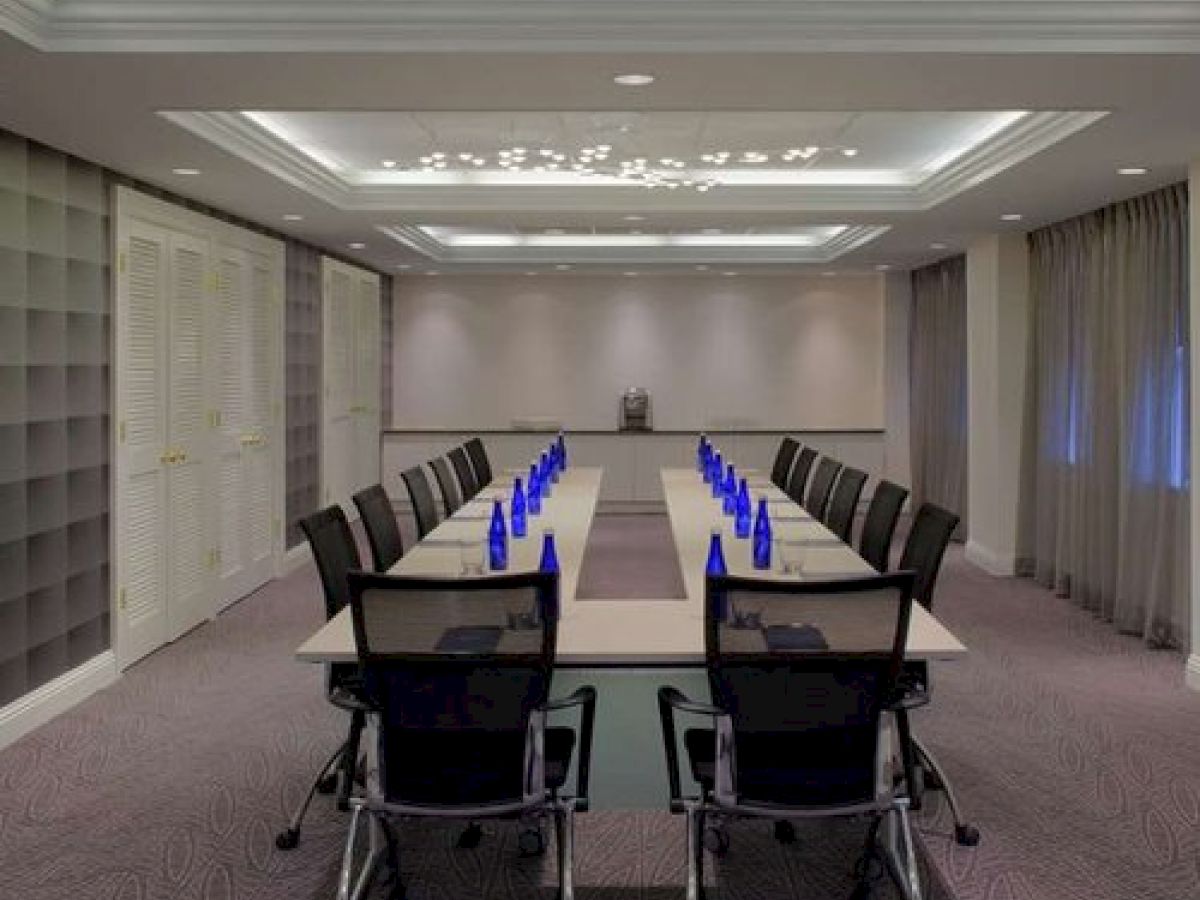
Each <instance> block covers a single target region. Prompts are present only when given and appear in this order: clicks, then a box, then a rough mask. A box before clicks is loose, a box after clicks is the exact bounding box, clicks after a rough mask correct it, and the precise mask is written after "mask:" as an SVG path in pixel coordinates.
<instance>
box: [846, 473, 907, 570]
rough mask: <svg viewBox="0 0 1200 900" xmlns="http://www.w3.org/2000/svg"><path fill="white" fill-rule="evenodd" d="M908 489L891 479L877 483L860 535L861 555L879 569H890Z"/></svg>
mask: <svg viewBox="0 0 1200 900" xmlns="http://www.w3.org/2000/svg"><path fill="white" fill-rule="evenodd" d="M907 499H908V491H907V490H906V489H905V488H902V487H900V485H898V484H893V483H892V482H890V481H887V480H884V481H880V482H879V484H877V485H875V493H874V494H873V495H872V496H871V504H870V506H868V507H867V516H866V518H865V519H864V520H863V529H862V534H861V535H859V538H858V555H859V556H861V557H862V558H863V559H865V560H866V561H867V562H869V563H870V564H871V567H872V568H874V569H875V571H876V572H886V571H887V570H888V563H889V561H890V558H891V553H892V537H893V536H894V535H895V534H896V522H898V521H899V519H900V511H901V510H902V509H903V508H904V501H905V500H907Z"/></svg>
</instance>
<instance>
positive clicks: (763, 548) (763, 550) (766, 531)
mask: <svg viewBox="0 0 1200 900" xmlns="http://www.w3.org/2000/svg"><path fill="white" fill-rule="evenodd" d="M751 555H752V557H753V562H754V568H756V569H769V568H771V517H770V516H769V515H768V513H767V498H766V497H759V498H758V515H756V516H755V517H754V545H753V547H752V548H751Z"/></svg>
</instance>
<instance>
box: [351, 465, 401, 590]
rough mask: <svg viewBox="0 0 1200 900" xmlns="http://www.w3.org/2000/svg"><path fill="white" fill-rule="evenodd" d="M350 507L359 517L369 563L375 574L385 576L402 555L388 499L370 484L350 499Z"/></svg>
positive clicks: (379, 487) (397, 527) (383, 492)
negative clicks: (356, 508)
mask: <svg viewBox="0 0 1200 900" xmlns="http://www.w3.org/2000/svg"><path fill="white" fill-rule="evenodd" d="M354 505H355V506H357V507H358V513H359V515H360V516H362V522H363V528H365V529H366V531H367V542H368V543H370V545H371V560H372V562H373V564H374V566H375V571H376V572H386V571H387V570H388V569H390V568H391V567H392V566H394V565H395V564H396V561H397V560H398V559H400V557H401V556H403V555H404V542H403V540H401V538H400V526H399V525H398V524H397V523H396V511H395V509H393V508H392V501H391V498H390V497H388V495H387V491H385V490H384V489H383V485H381V484H373V485H371V486H370V487H369V488H364V489H363V490H361V491H359V492H358V493H357V494H355V495H354Z"/></svg>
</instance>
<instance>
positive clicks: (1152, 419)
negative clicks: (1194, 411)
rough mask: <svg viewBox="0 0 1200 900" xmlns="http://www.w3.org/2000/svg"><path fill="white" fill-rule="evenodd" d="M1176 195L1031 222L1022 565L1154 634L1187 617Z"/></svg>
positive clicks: (1183, 225)
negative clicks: (1035, 225)
mask: <svg viewBox="0 0 1200 900" xmlns="http://www.w3.org/2000/svg"><path fill="white" fill-rule="evenodd" d="M1187 205H1188V197H1187V191H1186V188H1185V187H1184V186H1183V185H1177V186H1174V187H1171V188H1167V189H1164V190H1161V191H1156V192H1154V193H1152V194H1147V195H1145V196H1143V197H1137V198H1135V199H1133V200H1129V201H1126V202H1124V203H1119V204H1116V205H1114V206H1109V207H1106V208H1104V209H1101V210H1098V211H1096V212H1094V213H1089V214H1088V215H1085V216H1080V217H1079V218H1076V219H1071V220H1069V221H1066V222H1061V223H1058V224H1056V225H1052V226H1050V227H1048V228H1044V229H1041V230H1039V231H1036V232H1033V233H1032V234H1031V235H1030V310H1031V312H1030V315H1031V322H1030V354H1029V360H1030V368H1029V377H1030V380H1029V383H1028V384H1029V388H1028V390H1027V392H1026V403H1027V408H1026V426H1027V427H1026V438H1025V456H1024V464H1023V470H1022V474H1023V479H1022V480H1023V484H1022V488H1023V490H1022V491H1021V500H1022V509H1021V528H1020V535H1019V547H1020V556H1021V565H1022V570H1023V571H1024V572H1025V573H1026V574H1031V575H1032V576H1033V577H1034V578H1036V579H1037V580H1038V581H1039V582H1041V583H1042V584H1044V585H1046V586H1047V587H1050V588H1053V589H1054V590H1056V591H1057V592H1059V593H1060V594H1063V595H1066V596H1070V597H1072V598H1074V599H1075V600H1076V601H1077V602H1079V603H1080V604H1081V605H1083V606H1084V607H1086V608H1088V609H1091V610H1094V611H1095V612H1096V613H1097V614H1099V615H1101V616H1103V617H1105V618H1106V619H1109V620H1111V621H1112V622H1113V623H1114V624H1115V625H1116V626H1117V627H1118V628H1119V629H1121V630H1122V631H1126V632H1130V633H1134V634H1138V635H1141V636H1142V637H1143V638H1145V639H1146V640H1147V641H1148V642H1150V643H1152V644H1155V645H1162V646H1181V645H1184V644H1186V643H1187V636H1188V630H1189V627H1188V626H1189V602H1188V591H1189V569H1188V547H1189V544H1188V522H1189V519H1188V490H1189V473H1188V452H1189V451H1188V447H1189V441H1188V409H1189V400H1188V287H1187V278H1188V271H1187V270H1188V258H1187V215H1188V212H1187Z"/></svg>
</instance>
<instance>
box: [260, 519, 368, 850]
mask: <svg viewBox="0 0 1200 900" xmlns="http://www.w3.org/2000/svg"><path fill="white" fill-rule="evenodd" d="M299 524H300V530H301V531H302V532H303V533H304V536H305V538H307V539H308V545H309V547H310V548H311V549H312V554H313V559H314V560H315V562H316V564H317V572H318V573H319V574H320V576H321V588H322V590H323V592H324V595H325V618H326V620H329V619H332V618H333V617H334V616H336V615H337V614H338V613H339V612H341V611H342V609H343V608H344V607H345V606H346V604H347V603H348V602H349V600H350V588H349V584H348V581H347V575H348V574H349V573H350V572H351V571H352V570H355V569H360V568H362V562H361V560H360V559H359V556H358V545H357V544H355V542H354V534H353V533H352V532H351V531H350V523H349V522H347V521H346V514H345V513H344V512H342V508H341V507H340V506H337V505H334V506H330V507H327V508H326V509H323V510H321V511H320V512H315V513H313V514H312V515H311V516H307V517H305V518H303V519H301V520H300V523H299ZM325 694H326V696H327V697H328V698H329V702H330V703H332V704H333V705H334V706H336V707H338V708H339V709H344V710H346V711H347V712H349V713H350V732H349V735H348V736H347V738H346V740H345V742H344V743H343V744H342V745H341V746H340V747H338V749H337V751H336V752H335V753H334V754H333V756H331V757H330V758H329V761H328V762H326V763H325V765H324V766H322V767H321V770H320V771H319V772H318V773H317V777H316V778H315V779H314V780H313V783H312V786H311V787H310V788H309V789H308V793H307V794H306V795H305V797H304V800H303V802H302V803H301V804H300V805H299V806H298V807H297V808H296V811H295V813H293V814H292V818H291V821H290V822H289V823H288V826H287V828H285V829H284V830H283V831H281V832H280V833H279V834H277V835H276V836H275V846H277V847H278V848H279V849H280V850H291V849H292V848H293V847H295V846H296V845H297V844H298V843H299V842H300V826H301V824H302V823H303V822H304V816H305V814H306V813H307V812H308V807H309V804H310V803H312V799H313V795H314V794H315V793H316V792H318V791H320V792H321V793H322V794H328V793H332V792H333V791H334V790H335V789H336V788H337V784H338V780H339V776H340V780H341V790H340V791H339V795H338V807H339V808H340V809H348V808H349V803H350V791H351V789H352V787H353V785H354V778H355V774H356V770H357V767H358V746H359V739H360V737H361V735H362V730H363V726H364V725H365V724H366V714H367V712H368V711H369V710H370V705H369V704H368V703H367V701H366V699H365V697H364V695H363V686H362V679H360V678H359V675H358V666H357V665H355V664H354V663H333V664H331V665H328V666H326V667H325Z"/></svg>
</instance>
